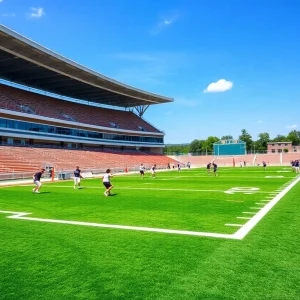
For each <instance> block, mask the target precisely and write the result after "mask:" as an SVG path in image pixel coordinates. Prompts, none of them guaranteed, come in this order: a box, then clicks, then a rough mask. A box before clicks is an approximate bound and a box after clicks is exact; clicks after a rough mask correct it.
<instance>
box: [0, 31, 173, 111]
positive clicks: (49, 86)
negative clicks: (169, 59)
mask: <svg viewBox="0 0 300 300" xmlns="http://www.w3.org/2000/svg"><path fill="white" fill-rule="evenodd" d="M0 65H1V68H0V78H1V79H4V80H8V81H11V82H14V83H18V84H21V85H25V86H28V87H31V88H35V89H39V90H43V91H46V92H50V93H53V94H57V95H62V96H66V97H70V98H74V99H79V100H85V101H90V102H95V103H98V104H105V105H111V106H119V107H125V108H126V107H136V106H144V105H152V104H160V103H167V102H173V101H174V100H173V99H172V98H168V97H164V96H160V95H157V94H153V93H148V92H146V91H143V90H140V89H136V88H134V87H131V86H129V85H126V84H123V83H120V82H118V81H116V80H113V79H111V78H109V77H107V76H104V75H102V74H100V73H97V72H95V71H93V70H91V69H88V68H86V67H84V66H82V65H80V64H78V63H76V62H74V61H72V60H70V59H67V58H65V57H63V56H61V55H59V54H57V53H55V52H53V51H51V50H49V49H47V48H45V47H43V46H41V45H39V44H37V43H35V42H33V41H31V40H29V39H28V38H26V37H24V36H22V35H20V34H18V33H16V32H14V31H12V30H11V29H9V28H7V27H5V26H3V25H0Z"/></svg>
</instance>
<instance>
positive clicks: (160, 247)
mask: <svg viewBox="0 0 300 300" xmlns="http://www.w3.org/2000/svg"><path fill="white" fill-rule="evenodd" d="M266 176H274V177H277V176H284V177H282V178H266ZM294 177H295V174H294V173H292V172H291V171H290V170H289V169H286V168H283V167H278V168H268V169H267V170H266V171H264V170H262V168H235V169H233V168H232V169H231V168H220V169H219V176H218V177H214V176H213V175H207V174H206V170H204V169H195V170H190V171H189V170H183V171H182V172H181V173H180V174H178V173H177V172H175V171H174V172H158V173H157V178H156V179H151V178H150V175H149V174H146V176H145V178H144V179H140V177H139V174H135V175H126V176H116V177H114V178H113V179H112V183H113V184H114V186H115V188H114V189H113V194H114V196H113V197H105V196H104V195H103V192H104V187H103V185H102V183H101V181H100V179H89V180H88V179H85V180H83V181H82V187H83V188H82V189H81V190H74V189H73V183H72V182H71V181H62V182H55V183H49V184H44V185H43V187H42V189H41V194H32V193H31V188H32V187H31V186H15V187H6V188H3V189H0V210H3V211H20V212H28V213H32V214H31V215H29V217H33V218H42V219H45V218H47V219H55V220H72V221H79V222H93V223H102V224H117V225H128V226H137V227H140V226H142V227H152V228H163V229H176V230H188V231H201V232H212V233H225V234H227V233H229V234H232V233H234V232H236V231H237V230H238V228H236V227H229V226H225V224H227V223H234V224H236V223H238V224H244V223H246V222H247V220H241V219H237V217H238V216H245V215H243V214H242V212H244V211H249V210H251V207H255V206H256V204H255V203H257V202H258V201H260V200H263V199H267V197H269V196H270V193H272V192H274V191H275V190H280V189H282V188H283V186H284V185H285V184H287V183H288V182H290V181H291V180H293V178H294ZM234 187H255V188H259V190H258V191H257V192H254V193H253V194H244V193H240V192H238V193H234V194H226V193H225V191H228V190H230V189H231V188H234ZM277 193H278V192H277ZM299 194H300V184H299V183H298V184H297V185H296V186H295V187H294V188H293V189H292V190H291V191H290V192H289V193H288V194H287V195H286V196H284V197H283V198H282V199H281V200H280V202H279V203H277V204H276V206H275V207H274V208H273V209H272V210H271V211H270V212H269V213H268V214H267V215H266V216H265V217H264V218H263V219H262V220H261V221H260V222H259V223H258V224H257V225H256V227H255V228H254V229H253V230H251V231H250V233H249V234H248V235H247V236H246V237H245V238H244V239H243V240H230V239H228V240H226V239H218V238H212V237H201V236H200V237H197V236H182V235H176V234H166V233H157V232H143V231H131V230H122V229H112V228H99V227H85V226H78V225H77V226H76V225H70V224H55V223H44V222H35V221H28V220H17V219H8V218H6V217H7V216H9V215H8V214H0V234H1V239H0V270H1V275H0V286H1V291H0V299H300V287H299V282H300V264H299V261H300V250H299V245H300V235H299V234H298V233H299V227H300V214H299V199H300V197H299ZM235 201H236V202H235ZM252 211H255V210H253V209H252Z"/></svg>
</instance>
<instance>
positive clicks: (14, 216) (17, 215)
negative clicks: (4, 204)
mask: <svg viewBox="0 0 300 300" xmlns="http://www.w3.org/2000/svg"><path fill="white" fill-rule="evenodd" d="M0 213H4V214H10V215H12V216H8V217H7V218H8V219H18V220H26V221H36V222H45V223H58V224H69V225H80V226H90V227H102V228H114V229H125V230H136V231H148V232H160V233H169V234H180V235H192V236H206V237H214V238H223V239H236V238H235V237H234V235H232V234H221V233H213V232H197V231H187V230H173V229H161V228H151V227H138V226H124V225H111V224H99V223H90V222H78V221H67V220H54V219H41V218H30V217H27V215H30V214H31V213H25V212H13V211H4V210H0Z"/></svg>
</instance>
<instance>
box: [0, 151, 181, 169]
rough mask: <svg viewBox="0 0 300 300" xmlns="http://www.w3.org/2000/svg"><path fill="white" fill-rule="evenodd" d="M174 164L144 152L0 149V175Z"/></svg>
mask: <svg viewBox="0 0 300 300" xmlns="http://www.w3.org/2000/svg"><path fill="white" fill-rule="evenodd" d="M172 162H174V163H177V161H176V160H173V159H170V158H169V157H167V156H164V155H158V154H150V153H143V152H138V151H136V152H135V153H134V152H128V153H126V152H117V151H114V152H109V151H101V152H100V151H88V150H68V149H53V148H31V147H30V148H29V147H14V146H2V147H0V172H6V173H9V172H12V171H14V172H16V171H18V172H21V171H24V172H27V171H36V170H37V169H39V168H41V167H55V169H56V170H57V171H69V170H74V168H75V166H76V165H79V166H80V168H81V169H82V170H92V169H106V168H111V169H113V168H119V169H123V170H124V169H125V168H126V167H127V168H129V169H130V168H131V169H132V168H135V169H137V168H138V166H139V165H140V164H141V163H143V164H144V165H145V166H146V167H147V168H150V167H151V166H152V165H153V164H156V165H157V166H158V167H159V168H166V167H167V164H168V163H172Z"/></svg>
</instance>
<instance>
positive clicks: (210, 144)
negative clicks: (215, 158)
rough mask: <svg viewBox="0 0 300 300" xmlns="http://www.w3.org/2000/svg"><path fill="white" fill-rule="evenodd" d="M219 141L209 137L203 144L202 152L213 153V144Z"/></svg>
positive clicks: (214, 137)
mask: <svg viewBox="0 0 300 300" xmlns="http://www.w3.org/2000/svg"><path fill="white" fill-rule="evenodd" d="M219 140H220V139H219V138H218V137H216V136H209V137H208V138H207V139H206V140H205V141H204V143H203V150H204V151H205V152H206V153H212V152H213V151H214V143H216V142H218V141H219Z"/></svg>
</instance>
